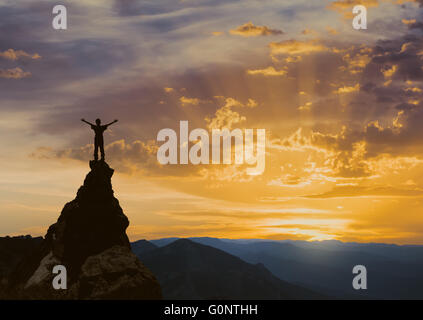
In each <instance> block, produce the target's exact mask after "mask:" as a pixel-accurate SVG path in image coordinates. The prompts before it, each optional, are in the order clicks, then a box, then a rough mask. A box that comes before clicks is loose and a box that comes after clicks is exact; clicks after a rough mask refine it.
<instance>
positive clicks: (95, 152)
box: [94, 140, 98, 161]
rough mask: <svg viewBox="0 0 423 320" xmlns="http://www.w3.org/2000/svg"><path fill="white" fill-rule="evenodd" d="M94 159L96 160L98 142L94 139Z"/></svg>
mask: <svg viewBox="0 0 423 320" xmlns="http://www.w3.org/2000/svg"><path fill="white" fill-rule="evenodd" d="M94 160H95V161H97V160H98V142H97V140H95V141H94Z"/></svg>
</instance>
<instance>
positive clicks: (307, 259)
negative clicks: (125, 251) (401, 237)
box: [152, 238, 423, 299]
mask: <svg viewBox="0 0 423 320" xmlns="http://www.w3.org/2000/svg"><path fill="white" fill-rule="evenodd" d="M190 239H191V240H192V241H195V242H197V243H201V244H205V245H209V246H212V247H214V248H217V249H220V250H223V251H225V252H227V253H230V254H232V255H234V256H237V257H239V258H241V259H243V260H244V261H246V262H249V263H253V264H255V263H262V264H263V265H264V266H265V267H266V268H267V269H269V270H270V271H271V272H272V273H273V274H274V275H275V276H277V277H278V278H280V279H282V280H284V281H288V282H290V283H293V284H299V285H302V286H305V287H307V288H311V289H313V290H315V291H318V292H321V293H323V294H327V295H330V296H332V297H337V298H363V299H367V298H378V299H422V298H423V246H397V245H389V244H358V243H342V242H339V241H323V242H305V241H269V240H266V241H264V240H248V241H247V240H226V239H215V238H190ZM172 241H174V240H172ZM164 242H166V239H160V240H158V241H156V240H154V241H152V243H154V244H159V243H164ZM359 264H361V265H365V266H366V268H367V272H368V290H365V291H356V290H354V289H353V287H352V279H353V274H352V269H353V267H354V266H355V265H359Z"/></svg>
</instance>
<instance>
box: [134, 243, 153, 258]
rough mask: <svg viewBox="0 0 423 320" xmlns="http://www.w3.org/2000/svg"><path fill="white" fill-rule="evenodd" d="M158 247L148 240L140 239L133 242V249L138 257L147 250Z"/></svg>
mask: <svg viewBox="0 0 423 320" xmlns="http://www.w3.org/2000/svg"><path fill="white" fill-rule="evenodd" d="M157 248H158V246H156V245H154V244H152V243H151V242H149V241H147V240H138V241H135V242H132V243H131V250H132V252H133V253H134V254H135V255H136V256H138V257H139V256H140V255H142V254H144V253H146V252H150V251H153V250H154V249H157Z"/></svg>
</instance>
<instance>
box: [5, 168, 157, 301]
mask: <svg viewBox="0 0 423 320" xmlns="http://www.w3.org/2000/svg"><path fill="white" fill-rule="evenodd" d="M90 167H91V171H90V172H89V173H88V175H87V176H86V178H85V181H84V185H83V186H81V187H80V188H79V190H78V193H77V196H76V198H75V199H74V200H73V201H71V202H69V203H67V204H66V205H65V206H64V208H63V210H62V213H61V215H60V217H59V219H58V220H57V222H56V223H55V224H53V225H51V226H50V228H49V229H48V231H47V234H46V236H45V239H44V241H43V242H42V244H41V246H40V248H39V250H37V251H35V252H34V254H33V255H31V256H30V257H28V258H27V259H26V260H24V261H23V262H22V263H21V264H20V265H19V266H18V267H17V269H16V271H15V272H14V273H13V274H12V276H11V279H10V280H11V281H10V290H11V294H12V295H13V294H14V295H17V297H18V298H29V299H160V298H161V289H160V286H159V284H158V282H157V280H156V279H155V277H154V276H153V274H152V273H151V272H150V271H149V270H148V269H147V268H146V267H144V265H143V264H142V263H141V262H140V261H139V260H138V258H137V257H136V256H135V255H134V254H133V253H132V252H131V250H130V244H129V240H128V237H127V235H126V232H125V231H126V228H127V227H128V225H129V220H128V218H127V217H126V216H125V214H124V213H123V211H122V208H121V207H120V205H119V201H118V200H117V199H116V198H115V197H114V195H113V189H112V184H111V178H112V175H113V172H114V171H113V169H111V168H110V167H109V166H108V165H107V163H106V162H104V161H90ZM55 265H64V266H65V267H66V270H67V277H68V280H67V290H55V289H53V286H52V280H53V278H54V276H56V275H54V274H53V273H52V269H53V267H54V266H55Z"/></svg>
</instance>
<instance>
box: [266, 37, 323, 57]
mask: <svg viewBox="0 0 423 320" xmlns="http://www.w3.org/2000/svg"><path fill="white" fill-rule="evenodd" d="M269 47H270V50H271V53H272V55H278V54H287V55H301V54H307V53H312V52H322V51H327V50H329V48H327V47H326V46H325V45H323V44H321V43H319V41H318V40H307V41H298V40H285V41H281V42H271V43H270V44H269Z"/></svg>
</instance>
